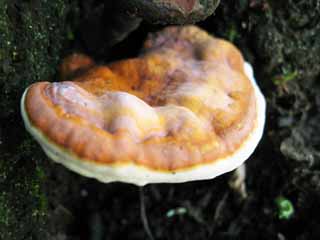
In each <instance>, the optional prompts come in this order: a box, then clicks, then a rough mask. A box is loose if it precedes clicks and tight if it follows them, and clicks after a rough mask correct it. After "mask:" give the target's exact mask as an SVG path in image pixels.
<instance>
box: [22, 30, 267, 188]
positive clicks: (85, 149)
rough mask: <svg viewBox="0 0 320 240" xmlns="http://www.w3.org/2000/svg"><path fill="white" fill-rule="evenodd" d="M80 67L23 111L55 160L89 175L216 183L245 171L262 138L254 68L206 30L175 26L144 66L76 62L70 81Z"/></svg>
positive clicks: (36, 92) (154, 40) (33, 89)
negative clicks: (217, 179)
mask: <svg viewBox="0 0 320 240" xmlns="http://www.w3.org/2000/svg"><path fill="white" fill-rule="evenodd" d="M78 56H79V57H81V56H80V55H78ZM81 59H85V58H83V57H81ZM70 61H71V63H70ZM77 62H78V63H79V64H80V66H79V67H80V68H83V69H85V70H84V71H82V72H81V71H80V72H81V74H76V75H73V76H74V77H73V78H72V81H64V82H55V83H50V82H38V83H35V84H33V85H31V86H30V87H29V88H27V89H26V91H25V93H24V94H23V97H22V101H21V110H22V116H23V120H24V123H25V126H26V129H27V130H28V131H29V132H30V133H31V134H32V135H33V137H34V138H35V139H36V140H37V141H38V142H39V143H40V145H41V146H42V148H43V150H44V151H45V152H46V154H47V155H48V156H49V157H50V158H51V159H53V160H54V161H56V162H59V163H61V164H63V165H64V166H66V167H67V168H69V169H71V170H74V171H76V172H78V173H80V174H82V175H84V176H87V177H93V178H96V179H98V180H100V181H102V182H113V181H121V182H128V183H133V184H137V185H144V184H147V183H176V182H186V181H193V180H200V179H210V178H214V177H216V176H218V175H220V174H223V173H225V172H228V171H231V170H234V169H235V168H237V167H239V166H240V165H241V164H242V163H243V162H244V161H245V160H246V159H247V158H248V157H249V156H250V155H251V154H252V152H253V151H254V149H255V147H256V146H257V144H258V142H259V140H260V138H261V136H262V132H263V127H264V122H265V100H264V97H263V95H262V94H261V92H260V90H259V88H258V86H257V84H256V82H255V80H254V78H253V72H252V69H251V67H250V65H249V64H248V63H245V62H244V61H243V58H242V56H241V54H240V52H239V51H238V50H237V48H236V47H235V46H233V45H232V44H231V43H228V42H226V41H224V40H221V39H217V38H214V37H212V36H210V35H208V34H207V33H206V32H204V31H202V30H200V29H199V28H197V27H194V26H185V27H168V28H165V29H164V30H163V31H161V32H159V33H156V34H153V35H151V36H150V37H149V38H148V39H147V41H146V42H145V47H144V50H143V53H142V54H141V55H140V56H139V57H138V58H133V59H127V60H122V61H118V62H115V63H112V64H109V65H108V66H101V65H95V64H92V61H87V60H86V61H79V60H77V56H74V57H69V58H67V60H66V62H64V63H63V64H65V67H63V68H62V69H63V70H64V74H65V75H69V76H72V74H68V71H73V69H76V70H77V71H78V72H79V67H77V66H75V64H76V63H77ZM86 62H87V63H88V65H89V66H90V67H88V66H86V64H85V63H86ZM68 66H69V67H68Z"/></svg>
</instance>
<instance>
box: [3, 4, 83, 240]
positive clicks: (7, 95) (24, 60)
mask: <svg viewBox="0 0 320 240" xmlns="http://www.w3.org/2000/svg"><path fill="white" fill-rule="evenodd" d="M76 4H77V1H76V0H55V1H49V0H34V1H11V0H0V96H1V101H0V108H1V109H2V111H1V112H0V239H6V240H15V239H47V238H46V237H45V236H46V234H47V232H48V231H47V230H46V223H47V218H48V214H47V208H48V199H47V196H46V195H45V193H44V191H43V189H44V187H43V184H44V183H45V182H46V178H45V174H44V172H43V170H42V168H41V167H40V165H41V159H42V158H43V156H44V155H43V154H42V153H41V150H40V148H39V146H38V145H36V144H35V142H34V141H33V140H32V139H31V137H30V136H29V135H28V134H26V132H25V129H24V127H23V124H22V120H21V117H20V111H19V102H20V97H21V95H22V92H23V91H24V89H25V87H27V86H28V85H30V84H31V83H33V82H36V81H40V80H49V79H52V78H53V76H54V74H55V72H56V69H57V65H58V64H59V61H60V59H61V55H62V52H63V50H64V48H65V47H66V46H67V44H68V40H67V29H69V31H73V30H72V29H73V26H71V25H68V24H67V18H68V17H69V16H70V14H71V15H73V14H76V12H77V9H76V8H75V7H77V5H76ZM39 164H40V165H39Z"/></svg>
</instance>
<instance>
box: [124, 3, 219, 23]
mask: <svg viewBox="0 0 320 240" xmlns="http://www.w3.org/2000/svg"><path fill="white" fill-rule="evenodd" d="M120 2H121V3H122V5H123V6H124V8H125V9H127V11H128V12H130V13H131V14H133V15H136V16H139V17H141V18H143V19H145V20H146V21H148V22H150V23H153V24H155V23H160V24H185V23H194V22H197V21H200V20H204V19H205V18H207V17H208V16H210V15H211V14H212V13H213V12H214V11H215V9H216V8H217V6H218V5H219V2H220V0H130V1H128V0H120Z"/></svg>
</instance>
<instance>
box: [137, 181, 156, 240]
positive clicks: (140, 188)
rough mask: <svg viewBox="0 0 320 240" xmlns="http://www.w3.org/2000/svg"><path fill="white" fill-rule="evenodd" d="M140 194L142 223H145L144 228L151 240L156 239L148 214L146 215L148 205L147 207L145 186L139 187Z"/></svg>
mask: <svg viewBox="0 0 320 240" xmlns="http://www.w3.org/2000/svg"><path fill="white" fill-rule="evenodd" d="M139 195H140V217H141V221H142V224H143V228H144V230H145V231H146V233H147V235H148V237H149V239H150V240H155V238H154V237H153V234H152V232H151V230H150V227H149V222H148V218H147V215H146V207H145V203H144V193H143V187H139Z"/></svg>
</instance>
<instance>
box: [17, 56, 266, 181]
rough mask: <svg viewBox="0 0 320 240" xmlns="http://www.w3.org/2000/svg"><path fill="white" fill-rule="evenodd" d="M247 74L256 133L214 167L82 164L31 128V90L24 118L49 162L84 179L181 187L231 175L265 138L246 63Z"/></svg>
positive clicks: (260, 104)
mask: <svg viewBox="0 0 320 240" xmlns="http://www.w3.org/2000/svg"><path fill="white" fill-rule="evenodd" d="M244 71H245V73H246V75H247V76H248V78H249V79H250V81H251V83H252V85H253V88H254V93H255V95H256V107H257V120H256V124H255V128H254V130H253V131H252V132H251V133H250V135H249V136H248V137H247V138H246V141H245V142H244V143H242V145H241V147H240V148H239V149H238V150H237V151H235V152H234V153H233V154H231V155H229V156H227V157H224V158H220V159H217V160H215V161H214V162H213V163H206V164H202V165H199V166H195V167H191V168H188V169H183V170H180V171H179V170H178V171H174V172H160V171H156V170H152V169H150V168H147V167H143V166H140V165H135V164H133V163H131V164H123V165H111V166H105V165H102V164H99V163H94V162H92V161H89V160H85V159H83V160H80V159H79V158H78V157H77V156H76V155H75V154H73V153H72V152H71V151H68V150H66V149H63V148H61V147H59V146H57V145H56V144H55V143H54V142H52V141H51V140H49V139H48V138H47V137H46V136H45V135H44V134H43V133H42V132H41V131H40V130H38V129H37V128H35V127H34V126H33V125H32V124H31V122H30V120H29V118H28V115H27V113H26V109H25V97H26V93H27V92H28V88H27V89H26V90H25V92H24V93H23V96H22V99H21V106H20V107H21V114H22V118H23V120H24V124H25V127H26V129H27V130H28V131H29V132H30V134H31V135H32V136H33V137H34V138H35V139H36V140H37V141H38V142H39V143H40V145H41V147H42V148H43V150H44V151H45V153H46V154H47V156H48V157H49V158H51V159H52V160H53V161H55V162H57V163H60V164H62V165H64V166H65V167H67V168H69V169H71V170H73V171H75V172H77V173H79V174H81V175H83V176H86V177H90V178H95V179H97V180H99V181H100V182H104V183H109V182H117V181H119V182H126V183H132V184H135V185H138V186H143V185H146V184H148V183H181V182H187V181H195V180H205V179H212V178H215V177H217V176H219V175H221V174H223V173H226V172H230V171H232V170H234V169H236V168H238V167H239V166H240V165H241V164H243V162H244V161H245V160H247V159H248V158H249V156H250V155H251V154H252V153H253V151H254V149H255V148H256V146H257V145H258V143H259V141H260V139H261V137H262V134H263V129H264V124H265V114H266V113H265V112H266V102H265V99H264V96H263V95H262V93H261V91H260V89H259V87H258V85H257V83H256V81H255V79H254V76H253V69H252V66H251V65H250V64H249V63H247V62H245V63H244Z"/></svg>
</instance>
